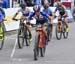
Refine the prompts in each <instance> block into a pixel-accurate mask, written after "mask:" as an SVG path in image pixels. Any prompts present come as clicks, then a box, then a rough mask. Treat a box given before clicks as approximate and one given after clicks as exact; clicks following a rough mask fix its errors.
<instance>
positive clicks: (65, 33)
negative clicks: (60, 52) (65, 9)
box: [63, 26, 68, 39]
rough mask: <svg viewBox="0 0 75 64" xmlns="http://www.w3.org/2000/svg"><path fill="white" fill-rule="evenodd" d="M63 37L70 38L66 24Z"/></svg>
mask: <svg viewBox="0 0 75 64" xmlns="http://www.w3.org/2000/svg"><path fill="white" fill-rule="evenodd" d="M63 37H64V39H67V38H68V32H66V26H64V32H63Z"/></svg>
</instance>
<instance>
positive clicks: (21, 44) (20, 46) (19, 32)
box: [18, 29, 24, 48]
mask: <svg viewBox="0 0 75 64" xmlns="http://www.w3.org/2000/svg"><path fill="white" fill-rule="evenodd" d="M21 32H22V33H23V35H22V36H20V34H21ZM20 39H22V42H20ZM23 46H24V30H22V29H19V30H18V47H19V48H23Z"/></svg>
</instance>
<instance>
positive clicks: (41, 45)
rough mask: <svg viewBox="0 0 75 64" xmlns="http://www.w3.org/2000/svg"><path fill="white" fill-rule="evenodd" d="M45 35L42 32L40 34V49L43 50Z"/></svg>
mask: <svg viewBox="0 0 75 64" xmlns="http://www.w3.org/2000/svg"><path fill="white" fill-rule="evenodd" d="M42 35H43V33H42V32H39V36H40V38H39V48H42V47H43V36H42Z"/></svg>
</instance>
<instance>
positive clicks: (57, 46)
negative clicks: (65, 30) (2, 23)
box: [0, 23, 75, 64]
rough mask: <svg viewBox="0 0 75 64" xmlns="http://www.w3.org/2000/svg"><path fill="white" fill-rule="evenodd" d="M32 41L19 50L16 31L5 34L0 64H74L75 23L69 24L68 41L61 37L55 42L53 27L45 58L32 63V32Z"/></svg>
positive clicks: (33, 33) (0, 52)
mask: <svg viewBox="0 0 75 64" xmlns="http://www.w3.org/2000/svg"><path fill="white" fill-rule="evenodd" d="M32 35H33V40H32V43H31V45H30V46H29V47H27V46H25V47H24V48H23V49H19V48H18V45H17V31H15V32H13V33H6V36H5V43H4V47H3V49H2V50H0V64H75V23H70V24H69V36H68V39H64V38H63V37H62V39H61V40H57V39H56V36H55V26H54V28H53V36H52V40H51V42H49V44H48V46H47V48H46V54H45V57H43V58H41V57H39V59H38V61H34V55H33V48H34V41H35V31H34V30H32Z"/></svg>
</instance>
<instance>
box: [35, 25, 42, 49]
mask: <svg viewBox="0 0 75 64" xmlns="http://www.w3.org/2000/svg"><path fill="white" fill-rule="evenodd" d="M36 34H38V35H39V36H40V38H39V39H40V40H39V45H38V47H39V48H42V47H43V26H42V25H41V26H40V27H37V28H36Z"/></svg>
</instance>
